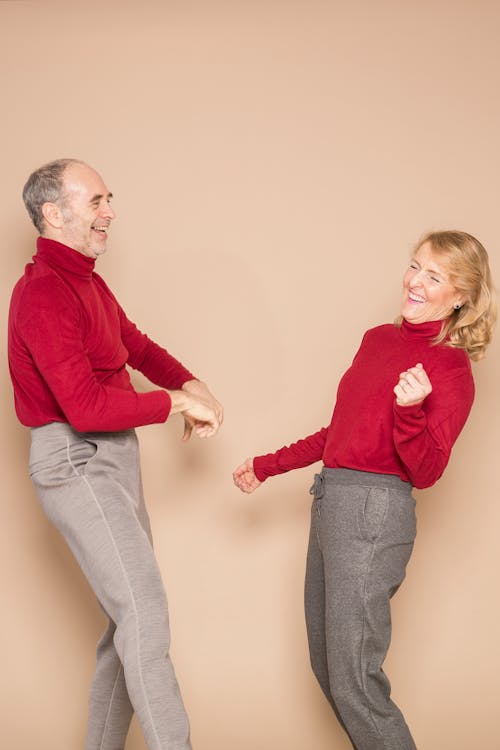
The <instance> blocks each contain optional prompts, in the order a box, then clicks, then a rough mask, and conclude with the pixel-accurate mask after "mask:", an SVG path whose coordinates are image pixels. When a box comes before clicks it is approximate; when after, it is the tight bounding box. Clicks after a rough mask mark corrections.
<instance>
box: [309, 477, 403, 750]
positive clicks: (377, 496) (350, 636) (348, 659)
mask: <svg viewBox="0 0 500 750" xmlns="http://www.w3.org/2000/svg"><path fill="white" fill-rule="evenodd" d="M333 471H336V470H333ZM350 474H351V472H348V473H347V476H348V477H349V475H350ZM360 474H362V473H361V472H352V475H360ZM333 476H335V474H333ZM341 476H344V477H345V476H346V475H345V473H344V474H342V475H341ZM370 476H373V475H367V477H366V478H364V477H361V479H360V481H364V482H365V484H364V485H362V484H359V485H357V484H354V485H349V484H340V485H337V484H335V483H332V482H329V481H326V482H325V483H324V488H323V490H324V493H323V497H322V498H321V499H320V501H319V503H318V505H319V514H320V517H319V522H318V536H319V548H320V551H321V554H322V558H323V574H324V599H325V607H324V625H325V642H326V661H327V667H328V678H329V688H330V694H331V696H332V701H333V704H334V705H335V707H336V708H337V710H338V712H339V713H340V715H341V717H342V720H343V723H344V725H345V727H346V728H347V731H348V734H349V736H350V738H351V741H352V743H353V745H354V747H355V748H356V750H415V743H414V741H413V739H412V737H411V734H410V732H409V730H408V727H407V725H406V723H405V721H404V718H403V716H402V714H401V712H400V710H399V709H398V708H397V706H396V705H395V703H394V702H393V701H392V700H391V697H390V684H389V681H388V679H387V677H386V675H385V674H384V672H383V669H382V665H383V662H384V659H385V656H386V653H387V649H388V647H389V643H390V636H391V619H390V598H391V596H392V595H393V594H394V592H395V591H396V590H397V588H398V587H399V585H400V584H401V582H402V580H403V578H404V576H405V569H406V564H407V562H408V559H409V557H410V554H411V549H412V544H413V539H414V535H415V517H414V501H413V499H412V498H411V494H410V493H409V490H408V489H407V488H405V487H404V483H401V486H402V488H403V489H402V490H401V489H400V488H399V487H396V488H394V486H393V485H397V480H396V481H394V482H392V483H391V482H390V481H389V487H383V486H380V482H381V481H382V479H381V478H379V479H377V482H378V485H377V484H376V485H375V486H369V485H368V482H369V479H368V477H370ZM321 675H322V677H321V679H322V680H323V681H324V679H325V678H324V668H323V670H322V672H321Z"/></svg>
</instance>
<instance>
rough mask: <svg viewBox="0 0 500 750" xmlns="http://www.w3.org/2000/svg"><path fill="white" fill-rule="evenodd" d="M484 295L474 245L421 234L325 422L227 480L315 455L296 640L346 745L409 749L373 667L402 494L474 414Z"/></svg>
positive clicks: (394, 585)
mask: <svg viewBox="0 0 500 750" xmlns="http://www.w3.org/2000/svg"><path fill="white" fill-rule="evenodd" d="M492 292H493V287H492V282H491V276H490V270H489V265H488V256H487V253H486V251H485V249H484V248H483V246H482V245H481V244H480V243H479V242H478V240H476V239H475V238H474V237H472V236H471V235H469V234H466V233H464V232H455V231H453V232H434V233H430V234H428V235H426V236H425V237H424V238H423V239H422V240H421V241H420V242H419V244H418V245H417V247H416V249H415V251H414V253H413V256H412V259H411V263H410V266H409V268H408V270H407V272H406V274H405V276H404V279H403V296H402V303H401V316H400V318H398V320H397V321H396V323H395V324H394V325H382V326H378V327H377V328H373V329H371V330H369V331H367V332H366V334H365V335H364V337H363V340H362V342H361V346H360V349H359V351H358V353H357V354H356V356H355V358H354V361H353V363H352V365H351V367H350V368H349V370H348V371H347V372H346V373H345V375H344V376H343V377H342V379H341V381H340V384H339V387H338V392H337V401H336V404H335V408H334V411H333V416H332V420H331V422H330V426H329V427H324V428H323V429H321V430H319V432H316V433H315V434H313V435H310V436H309V437H307V438H305V439H303V440H299V441H298V442H296V443H294V444H293V445H290V446H288V447H285V448H281V449H280V450H278V451H276V453H271V454H268V455H265V456H258V457H256V458H254V459H247V460H246V461H245V463H243V464H242V465H241V466H239V467H238V468H237V469H236V470H235V472H234V474H233V478H234V482H235V484H236V485H237V486H238V487H239V488H240V489H241V490H242V491H243V492H253V491H254V490H255V489H256V488H257V487H258V486H259V485H260V484H261V483H262V482H263V481H264V480H265V479H267V478H268V477H270V476H273V475H276V474H281V473H283V472H285V471H290V470H291V469H296V468H299V467H303V466H308V465H309V464H312V463H313V462H315V461H318V460H320V459H322V461H323V464H324V468H323V469H322V471H321V473H320V474H318V475H316V476H315V479H314V485H313V487H312V488H311V493H312V494H313V495H314V501H313V506H312V522H311V534H310V539H309V549H308V555H307V570H306V583H305V608H306V622H307V632H308V639H309V649H310V655H311V664H312V668H313V670H314V673H315V675H316V677H317V679H318V681H319V683H320V685H321V687H322V689H323V691H324V693H325V695H326V697H327V699H328V700H329V702H330V704H331V706H332V708H333V710H334V711H335V713H336V715H337V718H338V719H339V721H340V723H341V724H342V726H343V727H344V729H345V731H346V732H347V734H348V736H349V738H350V740H351V743H352V745H353V747H354V748H356V750H410V749H413V748H415V743H414V741H413V739H412V737H411V734H410V731H409V729H408V727H407V725H406V723H405V721H404V718H403V716H402V714H401V712H400V711H399V709H398V708H397V706H396V705H395V704H394V702H393V701H392V700H391V698H390V684H389V681H388V679H387V677H386V676H385V674H384V672H383V670H382V664H383V662H384V659H385V656H386V653H387V649H388V647H389V642H390V635H391V620H390V598H391V597H392V596H393V594H394V593H395V592H396V590H397V589H398V587H399V586H400V584H401V582H402V581H403V578H404V576H405V569H406V565H407V563H408V560H409V558H410V554H411V551H412V547H413V542H414V538H415V532H416V525H415V502H414V500H413V498H412V495H411V490H412V487H417V488H423V487H430V486H431V485H433V484H434V483H435V482H436V481H437V480H438V479H439V477H440V476H441V475H442V473H443V471H444V469H445V467H446V464H447V463H448V459H449V457H450V452H451V448H452V446H453V444H454V442H455V440H456V439H457V437H458V435H459V433H460V431H461V429H462V427H463V426H464V424H465V421H466V419H467V416H468V414H469V411H470V408H471V406H472V401H473V398H474V383H473V379H472V373H471V367H470V362H469V360H470V359H472V360H477V359H481V358H482V357H483V356H484V352H485V349H486V346H487V345H488V343H489V341H490V338H491V334H492V329H493V325H494V321H495V302H494V300H493V294H492Z"/></svg>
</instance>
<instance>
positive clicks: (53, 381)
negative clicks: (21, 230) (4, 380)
mask: <svg viewBox="0 0 500 750" xmlns="http://www.w3.org/2000/svg"><path fill="white" fill-rule="evenodd" d="M94 263H95V261H94V260H93V259H92V258H88V257H87V256H85V255H83V254H82V253H79V252H77V251H76V250H73V249H72V248H70V247H67V246H66V245H62V244H60V243H59V242H55V241H53V240H49V239H46V238H43V237H40V238H39V239H38V242H37V253H36V255H35V256H34V257H33V262H32V263H28V265H27V266H26V269H25V272H24V275H23V276H22V278H21V279H20V280H19V281H18V283H17V284H16V286H15V288H14V291H13V294H12V300H11V306H10V315H9V367H10V373H11V377H12V382H13V385H14V399H15V406H16V412H17V415H18V417H19V420H20V421H21V422H22V424H24V425H27V426H29V427H38V426H41V425H44V424H47V423H49V422H69V424H71V425H72V426H73V427H74V428H75V429H76V430H78V431H79V432H107V431H115V430H126V429H129V428H131V427H138V426H140V425H145V424H152V423H154V422H164V421H165V420H166V419H167V417H168V415H169V412H170V408H171V401H170V396H169V394H168V393H167V392H166V391H165V390H153V391H150V392H148V393H137V392H136V391H135V390H134V388H133V387H132V384H131V382H130V377H129V374H128V372H127V369H126V365H127V364H128V365H130V366H131V367H133V368H135V369H136V370H140V371H141V372H142V373H143V374H144V375H146V377H147V378H149V380H150V381H151V382H153V383H155V384H156V385H158V386H160V387H161V388H169V389H178V388H181V387H182V385H183V384H184V383H185V382H186V381H188V380H192V379H193V377H194V376H193V375H192V374H191V373H190V372H189V371H188V370H186V368H185V367H183V366H182V365H181V364H180V362H178V361H177V360H176V359H175V358H174V357H172V356H171V355H170V354H169V353H168V352H167V351H166V350H165V349H162V348H161V347H160V346H158V345H157V344H155V343H154V342H153V341H151V340H150V339H149V338H148V337H147V336H146V335H144V334H143V333H141V332H140V331H139V330H138V329H137V328H136V326H135V325H134V324H133V323H132V322H131V321H130V320H128V318H127V317H126V315H125V313H124V312H123V310H122V308H121V307H120V305H119V304H118V302H117V300H116V299H115V297H114V296H113V294H112V292H111V291H110V290H109V289H108V287H107V286H106V284H105V283H104V281H103V280H102V279H101V277H100V276H98V274H96V273H94Z"/></svg>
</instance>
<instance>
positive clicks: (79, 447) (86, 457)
mask: <svg viewBox="0 0 500 750" xmlns="http://www.w3.org/2000/svg"><path fill="white" fill-rule="evenodd" d="M97 450H98V444H97V443H95V442H94V441H93V440H89V439H88V438H85V439H83V438H82V439H80V440H77V441H71V440H69V439H68V444H67V458H68V462H69V464H70V466H71V468H72V469H73V473H74V474H76V475H78V476H83V475H84V474H85V472H86V470H87V468H88V466H89V464H90V462H91V461H92V459H93V458H95V456H96V455H97Z"/></svg>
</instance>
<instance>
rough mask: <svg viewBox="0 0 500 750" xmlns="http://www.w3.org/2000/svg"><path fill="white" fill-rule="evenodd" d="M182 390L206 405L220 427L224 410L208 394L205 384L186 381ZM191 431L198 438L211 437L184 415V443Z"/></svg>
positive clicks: (198, 381) (197, 381)
mask: <svg viewBox="0 0 500 750" xmlns="http://www.w3.org/2000/svg"><path fill="white" fill-rule="evenodd" d="M182 390H183V391H185V392H186V393H189V394H191V395H192V396H195V397H196V398H197V399H199V400H201V401H203V402H204V403H205V404H207V406H209V408H210V409H212V411H213V412H214V414H215V416H216V418H217V421H218V423H219V427H220V426H221V424H222V422H223V421H224V410H223V408H222V406H221V404H220V403H219V402H218V401H217V399H216V398H214V396H213V395H212V393H210V391H209V389H208V387H207V385H206V383H203V382H202V381H201V380H188V381H187V382H186V383H184V385H183V386H182ZM196 428H198V429H196ZM193 429H194V430H195V432H196V434H197V435H198V437H211V435H208V434H205V431H204V430H203V429H202V425H196V421H194V420H193V419H192V417H190V416H189V415H187V414H184V435H183V436H182V439H183V441H184V442H185V441H186V440H189V438H190V437H191V433H192V431H193ZM217 429H218V428H217ZM213 434H215V433H213Z"/></svg>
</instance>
